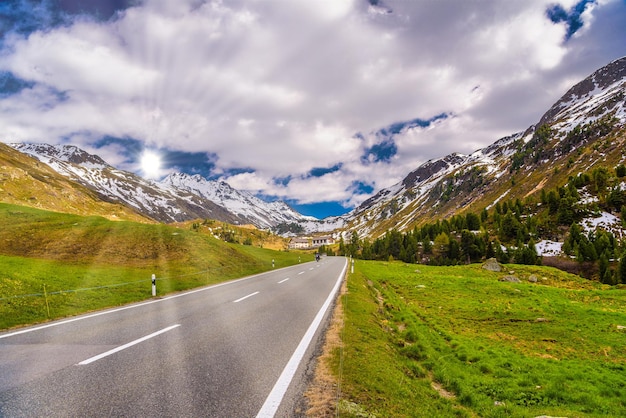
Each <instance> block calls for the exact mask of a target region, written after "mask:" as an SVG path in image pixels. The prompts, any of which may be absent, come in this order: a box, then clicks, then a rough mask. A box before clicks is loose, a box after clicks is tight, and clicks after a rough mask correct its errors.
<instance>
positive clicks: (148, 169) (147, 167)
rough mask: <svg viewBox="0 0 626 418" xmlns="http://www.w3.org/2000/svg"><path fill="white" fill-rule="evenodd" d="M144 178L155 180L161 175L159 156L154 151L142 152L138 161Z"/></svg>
mask: <svg viewBox="0 0 626 418" xmlns="http://www.w3.org/2000/svg"><path fill="white" fill-rule="evenodd" d="M139 163H140V165H141V172H142V174H143V176H144V177H146V178H149V179H157V178H159V177H160V175H161V156H160V155H159V154H157V153H156V152H154V151H144V153H143V154H142V155H141V159H140V161H139Z"/></svg>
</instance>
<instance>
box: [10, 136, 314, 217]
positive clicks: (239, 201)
mask: <svg viewBox="0 0 626 418" xmlns="http://www.w3.org/2000/svg"><path fill="white" fill-rule="evenodd" d="M10 145H11V146H12V147H13V148H15V149H16V150H17V151H20V152H22V153H24V154H27V155H30V156H32V157H35V158H36V159H38V160H39V161H41V162H42V163H45V164H47V165H48V166H50V167H51V168H52V169H53V170H54V171H56V172H57V173H59V174H61V175H63V176H65V177H66V178H69V179H71V180H72V181H75V182H77V183H79V184H81V185H83V186H84V187H86V188H88V189H91V190H92V191H94V192H95V193H97V195H98V196H99V197H100V198H101V199H102V200H104V201H108V202H114V203H119V204H123V205H126V206H128V207H130V208H132V209H133V210H135V211H137V212H139V213H141V214H144V215H145V216H147V217H149V218H152V219H154V220H157V221H159V222H165V223H169V222H181V221H187V220H193V219H199V218H200V219H201V218H208V219H215V220H219V221H224V222H229V223H231V224H252V225H254V226H256V227H258V228H262V229H268V228H271V227H274V226H276V225H278V224H280V223H292V222H298V221H307V220H311V219H313V218H310V217H306V216H303V215H301V214H300V213H298V212H296V211H295V210H293V209H292V208H291V207H289V206H288V205H287V204H286V203H284V202H281V201H277V202H270V203H268V202H264V201H262V200H261V199H259V198H257V197H255V196H253V195H252V194H250V193H247V192H241V191H238V190H235V189H233V188H232V187H230V186H229V185H228V184H227V183H225V182H220V181H210V180H207V179H205V178H203V177H202V176H200V175H194V176H190V175H187V174H183V173H174V174H171V175H169V176H168V177H166V178H165V179H164V180H163V181H161V182H150V181H147V180H145V179H143V178H141V177H139V176H137V175H135V174H132V173H129V172H127V171H123V170H118V169H116V168H115V167H113V166H111V165H109V164H107V163H106V162H105V161H104V160H102V159H101V158H100V157H98V156H96V155H92V154H89V153H87V152H86V151H84V150H82V149H80V148H78V147H75V146H72V145H48V144H22V143H17V144H10Z"/></svg>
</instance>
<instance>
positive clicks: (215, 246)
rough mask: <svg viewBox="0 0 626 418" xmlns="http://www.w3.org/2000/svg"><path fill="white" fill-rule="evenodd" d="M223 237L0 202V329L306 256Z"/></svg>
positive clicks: (199, 230)
mask: <svg viewBox="0 0 626 418" xmlns="http://www.w3.org/2000/svg"><path fill="white" fill-rule="evenodd" d="M307 256H308V255H306V254H302V253H297V252H286V251H275V250H269V249H265V248H260V247H259V246H255V245H240V244H232V243H226V242H224V241H222V240H219V239H216V238H215V237H214V236H213V235H212V234H211V233H210V232H209V231H208V230H202V228H199V227H198V226H197V225H196V227H191V226H189V227H187V226H178V227H177V226H172V225H164V224H149V223H138V222H127V221H110V220H107V219H105V218H102V217H97V216H93V217H84V216H78V215H68V214H62V213H56V212H49V211H41V210H38V209H32V208H27V207H22V206H14V205H7V204H0V329H7V328H11V327H15V326H19V325H25V324H33V323H39V322H43V321H47V320H50V319H57V318H63V317H67V316H71V315H77V314H80V313H84V312H89V311H92V310H96V309H102V308H107V307H113V306H119V305H123V304H127V303H131V302H138V301H141V300H145V299H148V298H151V297H152V287H151V286H152V281H151V279H152V274H154V275H155V276H156V286H157V296H163V295H165V294H168V293H172V292H176V291H182V290H186V289H191V288H194V287H198V286H205V285H210V284H215V283H218V282H222V281H225V280H229V279H234V278H239V277H244V276H247V275H251V274H255V273H259V272H262V271H267V270H270V269H272V268H279V267H285V266H288V265H292V264H296V263H298V262H299V261H310V260H313V256H312V255H310V256H309V258H310V260H309V259H308V258H306V257H307Z"/></svg>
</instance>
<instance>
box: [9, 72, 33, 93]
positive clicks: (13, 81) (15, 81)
mask: <svg viewBox="0 0 626 418" xmlns="http://www.w3.org/2000/svg"><path fill="white" fill-rule="evenodd" d="M34 85H35V83H33V82H30V81H25V80H22V79H20V78H17V77H15V76H14V75H13V73H11V72H7V71H1V72H0V98H2V97H8V96H11V95H13V94H16V93H19V92H20V91H22V90H24V89H27V88H31V87H33V86H34Z"/></svg>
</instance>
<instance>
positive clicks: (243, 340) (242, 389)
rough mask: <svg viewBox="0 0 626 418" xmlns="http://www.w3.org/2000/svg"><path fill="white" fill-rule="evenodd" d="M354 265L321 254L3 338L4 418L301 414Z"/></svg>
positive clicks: (0, 399)
mask: <svg viewBox="0 0 626 418" xmlns="http://www.w3.org/2000/svg"><path fill="white" fill-rule="evenodd" d="M346 268H347V261H346V259H344V258H339V257H328V258H322V261H320V262H310V263H303V264H299V265H297V266H292V267H288V268H284V269H279V270H274V271H271V272H268V273H263V274H259V275H255V276H251V277H248V278H244V279H240V280H236V281H231V282H227V283H224V284H221V285H216V286H211V287H206V288H202V289H197V290H195V291H191V292H186V293H181V294H176V295H174V296H171V297H166V298H163V299H152V300H150V301H148V302H144V303H140V304H135V305H129V306H125V307H123V308H118V309H112V310H106V311H102V312H97V313H94V314H90V315H84V316H80V317H76V318H71V319H70V320H66V321H56V322H52V323H48V324H45V325H44V326H40V327H29V328H24V329H20V330H19V331H14V332H4V333H0V416H2V417H22V416H23V417H34V416H38V417H39V416H46V417H79V416H80V417H85V416H89V417H100V416H107V417H112V416H115V417H157V416H162V417H255V416H258V417H270V416H292V415H293V411H292V410H291V408H294V407H295V406H294V405H295V402H296V401H295V400H294V399H290V396H291V398H295V397H297V394H296V393H295V392H297V389H294V388H295V387H297V386H298V385H301V383H298V379H300V378H302V377H303V375H304V369H305V368H306V363H307V362H309V361H310V358H311V356H312V355H313V350H312V347H313V346H314V345H315V341H318V339H319V336H320V335H321V333H322V331H321V330H320V329H318V328H319V327H318V323H321V324H324V322H325V321H324V320H325V318H326V314H327V311H328V310H329V309H327V308H328V306H329V304H331V302H332V300H334V295H335V294H336V291H337V289H338V286H339V283H340V281H341V278H342V277H343V274H344V272H345V269H346ZM309 340H313V343H310V342H309ZM293 376H295V378H294V379H293V381H292V377H293ZM285 394H286V395H287V396H285Z"/></svg>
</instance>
